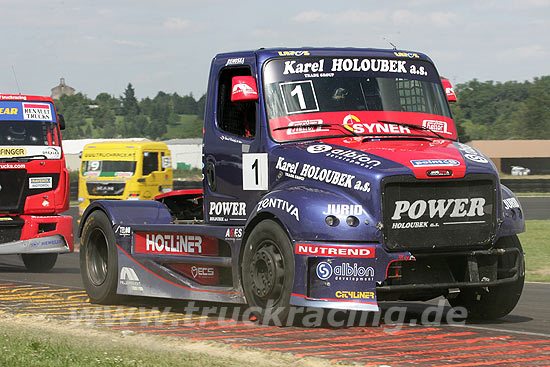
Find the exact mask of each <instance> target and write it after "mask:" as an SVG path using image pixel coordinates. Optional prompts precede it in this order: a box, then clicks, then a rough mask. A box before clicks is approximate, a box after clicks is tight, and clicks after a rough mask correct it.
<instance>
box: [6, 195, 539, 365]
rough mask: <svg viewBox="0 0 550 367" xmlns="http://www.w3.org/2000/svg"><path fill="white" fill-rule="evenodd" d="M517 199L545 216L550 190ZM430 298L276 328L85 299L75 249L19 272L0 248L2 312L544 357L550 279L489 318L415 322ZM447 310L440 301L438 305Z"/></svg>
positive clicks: (324, 347)
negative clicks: (346, 318) (375, 314)
mask: <svg viewBox="0 0 550 367" xmlns="http://www.w3.org/2000/svg"><path fill="white" fill-rule="evenodd" d="M520 200H521V202H522V205H523V208H524V211H525V213H526V217H527V219H550V215H548V214H549V213H548V212H550V205H548V203H550V198H548V199H546V198H544V199H541V198H540V197H537V198H533V199H532V200H531V198H529V199H528V200H525V198H520ZM541 203H546V204H545V205H542V204H541ZM537 208H538V209H537ZM72 210H75V208H72ZM535 213H536V216H537V218H533V216H534V215H535ZM541 217H542V218H541ZM437 303H438V300H433V301H431V302H428V303H420V302H387V303H384V304H383V305H382V313H383V312H385V311H388V310H391V309H392V308H394V307H406V317H405V318H404V319H402V320H399V321H398V322H393V321H391V320H385V319H384V318H382V322H381V323H379V324H375V323H370V322H367V323H361V322H359V323H357V322H352V323H350V324H349V325H348V324H345V325H343V326H339V327H329V326H330V325H329V326H327V325H321V326H317V327H312V328H306V327H303V326H290V327H282V328H281V327H276V326H262V325H256V324H250V323H249V322H243V321H242V320H241V319H239V320H238V321H236V320H235V317H232V316H234V315H235V314H234V313H231V311H229V312H227V313H226V314H225V315H226V316H220V314H219V313H218V314H215V315H212V314H211V315H204V314H203V311H202V310H204V309H205V308H208V307H219V306H220V305H217V304H213V303H205V302H199V303H198V305H199V306H201V307H200V309H199V310H197V311H193V312H191V313H189V311H188V309H186V308H185V307H187V305H188V303H187V302H185V301H175V300H167V299H158V298H154V299H144V298H141V297H125V298H124V299H122V300H121V302H120V304H118V305H114V306H99V305H93V304H90V303H89V301H88V299H87V296H86V294H85V292H84V291H83V286H82V281H81V279H80V271H79V253H78V252H76V253H73V254H65V255H60V256H59V257H58V262H57V264H56V266H55V267H54V269H53V270H52V272H50V273H45V274H44V273H28V272H26V270H25V268H24V267H23V264H22V261H21V260H20V258H19V257H18V256H15V255H12V256H2V257H0V314H9V315H14V316H15V317H23V316H42V317H46V318H48V319H52V320H60V322H67V321H69V322H83V323H86V324H93V325H95V326H102V327H109V328H111V329H115V330H120V331H121V332H135V333H153V334H159V335H169V336H173V337H182V338H188V339H192V340H193V339H194V340H213V341H219V342H224V343H229V344H231V345H234V346H243V347H251V348H260V349H265V350H270V351H279V352H285V353H292V354H293V355H294V356H296V357H297V358H299V357H305V356H316V357H321V358H326V359H329V360H332V361H335V362H358V363H361V364H365V363H366V364H367V365H389V366H393V367H396V366H480V365H499V366H501V365H502V366H506V365H508V366H517V365H522V366H523V365H529V366H549V365H550V307H549V305H550V283H526V284H525V288H524V291H523V294H522V297H521V299H520V302H519V303H518V305H517V306H516V308H515V309H514V310H513V311H512V312H511V313H510V314H509V315H508V316H506V317H504V318H502V319H500V320H496V321H491V322H477V323H472V322H468V323H466V324H461V323H450V324H448V323H445V322H443V323H441V324H432V323H430V322H429V320H428V321H427V322H424V323H422V322H421V321H420V320H421V319H422V316H423V314H424V313H426V312H427V311H428V309H429V308H430V307H432V308H433V307H434V305H436V304H437ZM226 306H227V305H226ZM239 306H241V307H243V309H244V306H242V305H237V306H232V305H229V308H230V309H231V308H233V309H234V308H235V307H239ZM448 312H449V308H448V307H447V306H444V313H445V314H447V313H448ZM228 315H232V316H228ZM237 315H238V313H237ZM385 315H387V313H386V314H385ZM237 319H238V317H237ZM355 320H357V318H356V319H355Z"/></svg>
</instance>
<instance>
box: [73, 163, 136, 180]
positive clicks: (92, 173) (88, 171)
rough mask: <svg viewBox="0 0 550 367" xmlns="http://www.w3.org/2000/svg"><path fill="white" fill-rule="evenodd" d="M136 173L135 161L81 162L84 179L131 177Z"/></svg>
mask: <svg viewBox="0 0 550 367" xmlns="http://www.w3.org/2000/svg"><path fill="white" fill-rule="evenodd" d="M135 171H136V162H135V161H82V170H81V172H82V176H84V177H131V176H133V175H134V173H135Z"/></svg>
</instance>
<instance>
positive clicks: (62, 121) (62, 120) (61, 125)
mask: <svg viewBox="0 0 550 367" xmlns="http://www.w3.org/2000/svg"><path fill="white" fill-rule="evenodd" d="M57 121H58V123H59V129H60V130H65V117H63V115H62V114H60V113H59V114H57Z"/></svg>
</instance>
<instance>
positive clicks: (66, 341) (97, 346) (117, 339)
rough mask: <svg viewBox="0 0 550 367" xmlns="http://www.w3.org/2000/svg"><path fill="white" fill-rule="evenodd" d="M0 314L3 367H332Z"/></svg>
mask: <svg viewBox="0 0 550 367" xmlns="http://www.w3.org/2000/svg"><path fill="white" fill-rule="evenodd" d="M10 316H11V315H2V316H0V366H10V367H27V366H33V367H35V366H44V367H61V366H70V367H87V366H140V367H141V366H155V367H164V366H178V367H180V366H181V367H187V366H220V367H232V366H235V367H237V366H290V365H292V366H304V367H314V366H329V365H330V363H329V362H328V361H323V360H320V359H314V358H307V359H306V358H302V359H297V358H295V357H293V356H292V355H290V354H282V353H274V352H267V351H256V350H248V349H244V348H232V347H231V346H229V345H227V344H222V343H214V342H212V343H206V342H191V341H189V340H186V339H182V338H170V337H163V336H155V335H144V334H134V333H132V334H126V335H123V334H122V333H120V332H116V331H112V330H108V329H98V328H92V327H89V326H77V325H73V324H70V323H68V322H59V321H46V320H43V319H37V318H18V319H14V318H12V317H10Z"/></svg>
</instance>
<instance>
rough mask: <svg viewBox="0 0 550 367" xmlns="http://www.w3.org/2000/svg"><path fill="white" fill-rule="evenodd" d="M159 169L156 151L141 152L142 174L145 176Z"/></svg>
mask: <svg viewBox="0 0 550 367" xmlns="http://www.w3.org/2000/svg"><path fill="white" fill-rule="evenodd" d="M158 170H159V157H158V152H144V153H143V176H147V175H149V174H151V173H152V172H154V171H158Z"/></svg>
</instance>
